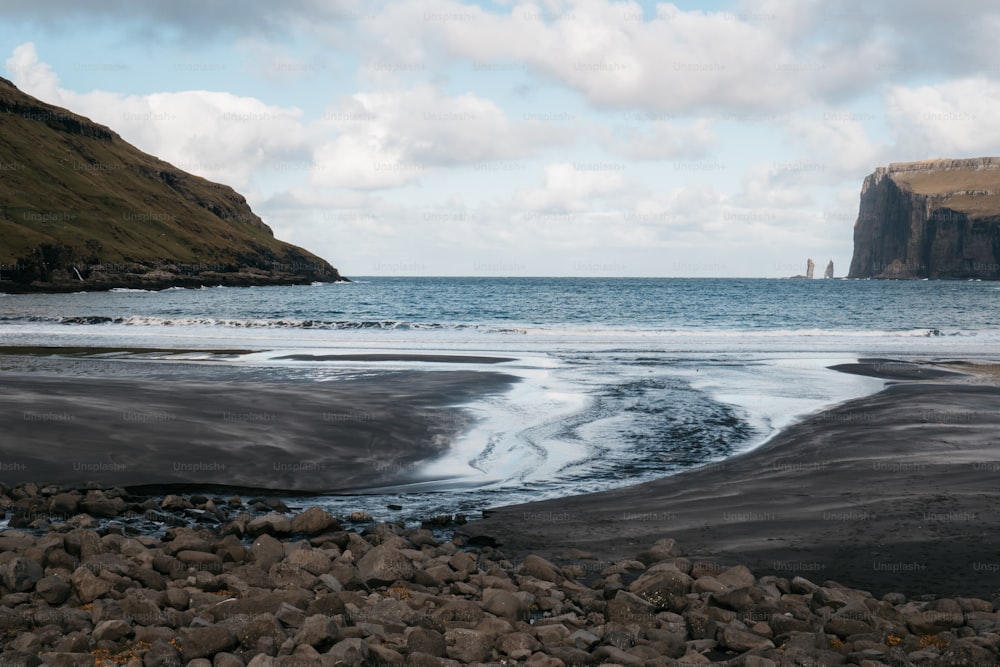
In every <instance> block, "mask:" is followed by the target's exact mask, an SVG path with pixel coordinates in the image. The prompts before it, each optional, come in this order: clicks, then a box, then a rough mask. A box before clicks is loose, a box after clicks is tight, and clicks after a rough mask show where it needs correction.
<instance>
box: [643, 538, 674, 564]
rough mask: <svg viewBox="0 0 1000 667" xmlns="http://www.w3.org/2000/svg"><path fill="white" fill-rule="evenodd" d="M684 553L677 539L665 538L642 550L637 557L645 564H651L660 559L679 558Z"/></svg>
mask: <svg viewBox="0 0 1000 667" xmlns="http://www.w3.org/2000/svg"><path fill="white" fill-rule="evenodd" d="M683 555H684V554H683V553H682V552H681V549H680V547H679V546H678V545H677V542H676V541H675V540H673V539H671V538H665V539H662V540H657V541H656V542H654V543H653V546H651V547H650V548H648V549H645V550H644V551H640V552H639V554H638V555H637V556H636V557H635V559H636V560H637V561H639V562H641V563H642V564H643V565H647V566H649V565H652V564H653V563H659V562H660V561H663V560H667V559H668V558H677V557H679V556H683Z"/></svg>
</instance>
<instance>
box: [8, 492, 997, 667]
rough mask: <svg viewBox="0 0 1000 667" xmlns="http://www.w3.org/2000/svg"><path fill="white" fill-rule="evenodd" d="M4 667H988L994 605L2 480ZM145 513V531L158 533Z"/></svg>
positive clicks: (318, 516) (666, 558) (678, 558)
mask: <svg viewBox="0 0 1000 667" xmlns="http://www.w3.org/2000/svg"><path fill="white" fill-rule="evenodd" d="M0 509H2V510H3V512H4V514H5V516H6V518H7V521H8V524H9V527H8V528H6V529H5V530H2V531H0V633H2V635H0V646H2V658H0V664H2V665H30V666H37V665H51V666H52V667H75V666H77V665H88V666H89V665H129V666H131V667H139V666H140V665H141V666H143V667H160V666H167V665H191V666H193V667H209V666H212V665H214V666H215V667H240V666H241V665H251V666H253V667H264V666H270V665H279V666H291V665H294V666H296V667H305V666H307V665H316V666H322V667H326V666H332V665H463V664H470V665H471V664H484V665H486V664H489V665H514V664H518V665H537V666H543V665H544V666H553V667H556V666H560V665H594V664H610V665H649V666H653V665H657V666H660V665H683V664H708V663H713V664H727V665H734V666H740V667H768V666H774V665H841V664H845V665H864V666H866V667H880V666H882V665H915V666H923V665H927V666H930V665H983V666H985V665H995V664H997V659H998V653H1000V613H998V610H997V602H998V601H1000V599H998V600H983V599H973V598H942V599H927V598H924V597H910V598H907V597H906V596H904V595H902V594H900V593H889V594H885V595H883V596H882V597H881V599H878V598H875V597H873V596H872V595H871V594H869V593H867V592H865V591H860V590H851V589H848V588H846V587H844V586H841V585H839V584H837V583H835V582H833V581H809V580H807V579H805V578H803V577H799V576H795V577H791V578H784V577H777V576H761V577H757V576H755V575H754V573H753V572H751V571H750V570H749V569H747V568H746V567H745V566H741V565H735V566H726V565H721V564H719V563H715V562H712V561H710V560H705V559H693V558H686V557H685V556H684V554H683V552H682V551H681V548H680V546H678V544H677V543H676V542H675V541H674V540H673V539H670V538H669V536H666V535H664V536H658V537H656V538H654V539H651V540H650V541H649V543H648V544H645V545H641V547H640V550H639V551H638V553H636V554H634V557H632V558H628V559H623V560H619V561H616V562H611V561H602V560H599V559H597V557H596V556H594V555H592V554H588V553H586V552H583V551H580V550H567V551H566V552H565V553H563V554H561V557H559V558H552V559H544V558H541V557H539V556H536V555H527V556H525V557H524V558H522V559H519V560H518V561H517V562H512V561H510V560H508V559H507V558H506V557H505V555H504V554H503V553H502V552H501V551H500V550H498V549H497V548H494V547H492V546H486V545H483V544H479V545H476V544H471V543H470V542H469V540H468V539H467V538H465V537H462V536H458V537H455V538H454V539H452V540H450V541H448V540H447V539H444V538H442V537H441V534H440V533H434V532H432V531H431V530H429V528H431V527H433V523H430V524H427V525H425V526H424V527H405V526H404V525H403V524H402V523H397V524H388V523H382V524H375V523H372V522H369V521H366V517H364V516H357V515H355V516H352V517H344V518H340V519H338V518H337V517H333V516H331V515H330V514H328V513H327V512H325V511H323V510H321V509H319V508H316V507H312V508H309V509H306V510H305V511H301V512H292V511H289V508H288V507H286V506H284V504H283V503H281V501H279V500H277V499H273V498H270V499H269V498H259V499H248V500H247V501H245V502H244V501H243V500H242V499H241V498H239V497H237V496H229V497H222V496H218V497H209V496H204V495H201V496H199V495H167V496H162V497H141V496H136V495H132V494H130V493H128V492H127V491H125V490H123V489H116V488H96V485H92V488H89V489H84V490H71V489H64V488H60V487H56V486H49V487H43V488H40V487H39V486H37V485H34V484H30V483H24V484H20V485H18V486H16V487H13V488H9V487H0ZM157 527H158V529H156V528H157Z"/></svg>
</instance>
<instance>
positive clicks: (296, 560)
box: [285, 549, 333, 576]
mask: <svg viewBox="0 0 1000 667" xmlns="http://www.w3.org/2000/svg"><path fill="white" fill-rule="evenodd" d="M285 561H286V562H287V563H289V564H291V565H296V566H298V567H301V568H302V569H304V570H305V571H307V572H309V573H310V574H313V575H316V576H319V575H321V574H326V573H327V572H329V571H330V568H331V567H332V565H333V564H332V563H331V562H330V559H329V557H327V556H325V555H324V554H323V552H322V551H319V550H314V549H297V550H295V551H293V552H292V553H290V554H288V556H286V557H285Z"/></svg>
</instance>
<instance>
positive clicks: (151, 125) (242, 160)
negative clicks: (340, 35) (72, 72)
mask: <svg viewBox="0 0 1000 667" xmlns="http://www.w3.org/2000/svg"><path fill="white" fill-rule="evenodd" d="M6 67H7V71H8V72H10V73H11V75H12V76H13V79H14V83H15V84H17V86H18V87H19V88H21V89H22V90H23V91H24V92H26V93H28V94H30V95H34V96H35V97H38V98H40V99H42V100H44V101H47V102H49V103H52V104H56V105H58V106H63V107H66V108H68V109H71V110H72V111H73V112H75V113H79V114H81V115H84V116H87V117H89V118H91V119H92V120H95V121H97V122H98V123H101V124H103V125H107V126H109V127H110V128H111V129H112V130H114V131H116V132H118V133H119V134H120V135H121V136H122V137H123V138H124V139H125V140H126V141H128V142H129V143H132V144H135V145H136V146H138V147H139V148H141V149H142V150H144V151H146V152H148V153H151V154H153V155H155V156H157V157H159V158H161V159H163V160H166V161H167V162H170V163H172V164H174V165H176V166H177V167H179V168H181V169H184V170H185V171H190V172H192V173H194V174H198V175H199V176H204V177H206V178H209V179H212V180H216V181H221V182H224V183H226V184H229V185H232V186H233V187H236V188H237V189H241V188H247V187H248V186H251V185H252V183H253V181H254V178H255V175H256V176H260V175H262V174H266V172H267V171H269V170H270V171H272V172H282V171H294V170H298V171H301V172H303V173H308V172H309V171H310V169H311V167H312V163H311V157H310V155H309V152H308V146H309V135H308V132H307V130H306V128H305V127H304V125H303V123H302V120H301V115H302V113H301V111H300V110H298V109H295V108H290V107H277V106H273V105H268V104H265V103H263V102H261V101H260V100H258V99H255V98H252V97H240V96H237V95H233V94H231V93H224V92H209V91H184V92H178V93H153V94H150V95H123V94H120V93H112V92H104V91H92V92H88V93H78V92H74V91H71V90H66V89H64V88H61V87H60V86H59V79H58V77H57V76H56V75H55V73H54V72H53V71H52V69H51V67H49V65H47V64H45V63H44V62H41V61H40V60H39V59H38V54H37V52H36V50H35V47H34V44H32V43H30V42H29V43H26V44H22V45H21V46H18V47H17V48H16V49H15V50H14V54H13V55H12V56H11V58H9V59H8V60H7V63H6Z"/></svg>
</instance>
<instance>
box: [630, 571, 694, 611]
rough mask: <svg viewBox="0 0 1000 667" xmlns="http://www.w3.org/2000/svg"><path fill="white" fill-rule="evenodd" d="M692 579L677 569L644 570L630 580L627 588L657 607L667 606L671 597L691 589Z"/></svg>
mask: <svg viewBox="0 0 1000 667" xmlns="http://www.w3.org/2000/svg"><path fill="white" fill-rule="evenodd" d="M691 583H692V579H691V577H689V576H688V575H686V574H684V573H683V572H681V571H679V570H660V571H658V572H646V573H644V574H643V575H642V576H640V577H639V578H638V579H636V580H635V581H633V582H632V584H631V585H630V586H629V587H628V590H629V591H630V592H632V593H635V594H636V595H638V596H639V597H640V598H642V599H643V600H646V601H647V602H649V603H651V604H652V605H653V606H655V607H657V608H663V607H666V606H668V604H669V603H670V602H671V600H672V599H673V598H679V597H683V596H684V595H686V594H687V593H689V592H690V591H691Z"/></svg>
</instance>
